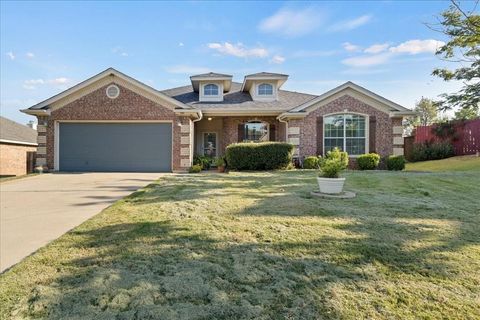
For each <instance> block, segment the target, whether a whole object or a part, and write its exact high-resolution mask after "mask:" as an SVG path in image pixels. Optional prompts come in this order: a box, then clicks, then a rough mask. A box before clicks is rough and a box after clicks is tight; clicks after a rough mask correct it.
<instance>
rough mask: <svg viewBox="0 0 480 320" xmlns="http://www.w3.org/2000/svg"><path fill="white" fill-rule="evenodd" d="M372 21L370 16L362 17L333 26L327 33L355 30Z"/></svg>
mask: <svg viewBox="0 0 480 320" xmlns="http://www.w3.org/2000/svg"><path fill="white" fill-rule="evenodd" d="M371 19H372V16H371V15H368V14H366V15H363V16H360V17H358V18H355V19H351V20H344V21H340V22H339V23H336V24H334V25H333V26H331V27H330V28H329V29H328V30H329V31H348V30H353V29H356V28H358V27H360V26H363V25H364V24H366V23H368V22H369V21H370V20H371Z"/></svg>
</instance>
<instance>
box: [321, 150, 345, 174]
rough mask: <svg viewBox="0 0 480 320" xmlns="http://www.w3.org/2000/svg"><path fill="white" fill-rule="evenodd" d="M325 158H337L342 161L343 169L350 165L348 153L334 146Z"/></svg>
mask: <svg viewBox="0 0 480 320" xmlns="http://www.w3.org/2000/svg"><path fill="white" fill-rule="evenodd" d="M325 158H326V159H336V160H338V161H340V163H341V164H342V167H343V169H346V168H347V167H348V153H346V152H343V151H340V149H338V148H334V149H333V150H331V151H328V152H327V155H326V156H325ZM320 162H321V161H320Z"/></svg>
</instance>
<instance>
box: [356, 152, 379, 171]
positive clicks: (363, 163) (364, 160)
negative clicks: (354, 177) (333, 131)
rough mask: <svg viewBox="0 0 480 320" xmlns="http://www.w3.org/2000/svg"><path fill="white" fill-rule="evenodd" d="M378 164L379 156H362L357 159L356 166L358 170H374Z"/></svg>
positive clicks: (371, 154)
mask: <svg viewBox="0 0 480 320" xmlns="http://www.w3.org/2000/svg"><path fill="white" fill-rule="evenodd" d="M379 163H380V156H379V155H378V154H376V153H367V154H362V155H361V156H359V157H358V158H357V164H358V168H359V169H360V170H375V169H376V168H377V167H378V164H379Z"/></svg>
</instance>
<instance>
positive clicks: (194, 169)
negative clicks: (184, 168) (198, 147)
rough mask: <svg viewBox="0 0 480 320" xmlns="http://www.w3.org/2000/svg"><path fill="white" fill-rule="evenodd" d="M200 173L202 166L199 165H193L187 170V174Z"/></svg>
mask: <svg viewBox="0 0 480 320" xmlns="http://www.w3.org/2000/svg"><path fill="white" fill-rule="evenodd" d="M201 171H202V166H201V165H199V164H194V165H193V166H191V167H190V169H188V172H189V173H199V172H201Z"/></svg>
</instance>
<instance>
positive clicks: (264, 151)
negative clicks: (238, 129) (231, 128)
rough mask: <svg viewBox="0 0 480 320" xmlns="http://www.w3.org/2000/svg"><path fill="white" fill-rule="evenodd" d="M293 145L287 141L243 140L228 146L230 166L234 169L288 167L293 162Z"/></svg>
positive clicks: (227, 155) (227, 153) (227, 154)
mask: <svg viewBox="0 0 480 320" xmlns="http://www.w3.org/2000/svg"><path fill="white" fill-rule="evenodd" d="M292 155H293V145H292V144H290V143H285V142H260V143H253V142H242V143H234V144H231V145H229V146H228V147H227V150H226V158H227V163H228V167H229V168H230V169H233V170H273V169H286V168H288V166H289V164H290V163H291V162H292Z"/></svg>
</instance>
